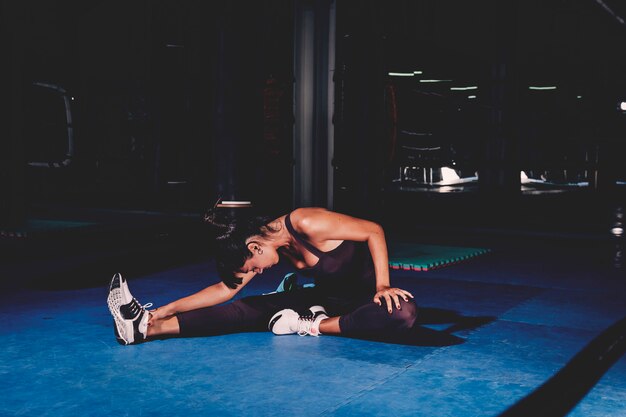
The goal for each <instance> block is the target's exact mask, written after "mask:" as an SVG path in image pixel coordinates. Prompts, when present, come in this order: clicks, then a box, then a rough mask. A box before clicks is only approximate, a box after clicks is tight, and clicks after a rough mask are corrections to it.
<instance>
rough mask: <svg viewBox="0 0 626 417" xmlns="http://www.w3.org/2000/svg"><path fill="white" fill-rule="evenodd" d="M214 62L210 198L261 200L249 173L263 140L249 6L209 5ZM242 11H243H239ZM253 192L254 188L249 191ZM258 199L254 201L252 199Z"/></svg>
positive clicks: (254, 15) (257, 163)
mask: <svg viewBox="0 0 626 417" xmlns="http://www.w3.org/2000/svg"><path fill="white" fill-rule="evenodd" d="M214 7H215V10H214V12H215V13H216V14H217V16H218V17H217V22H216V28H217V32H216V45H215V47H216V54H215V56H216V63H215V74H214V86H215V87H214V88H215V90H214V92H213V93H214V107H213V121H214V125H213V150H212V155H213V169H214V175H213V177H214V178H215V186H214V194H215V195H217V196H221V197H222V198H223V199H225V200H228V199H243V200H253V201H254V200H256V199H259V198H263V189H262V188H263V187H272V184H262V185H261V187H254V176H255V169H256V168H257V167H260V169H262V165H263V163H264V161H263V160H261V159H260V158H258V155H259V148H260V146H261V144H262V140H263V128H262V126H263V125H262V117H263V98H262V85H263V82H262V79H261V78H260V77H259V76H258V74H259V71H258V68H260V67H261V66H260V65H259V62H258V61H259V56H258V53H259V49H260V48H259V45H258V44H257V40H258V39H259V35H258V30H259V22H258V19H259V13H258V10H255V9H254V7H259V6H252V5H249V3H245V6H244V5H243V4H238V3H235V2H226V3H224V4H221V5H216V6H214ZM242 7H245V8H246V13H241V12H240V8H242ZM255 188H256V189H255ZM257 196H258V197H257Z"/></svg>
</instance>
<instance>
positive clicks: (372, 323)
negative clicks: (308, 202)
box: [107, 208, 417, 345]
mask: <svg viewBox="0 0 626 417" xmlns="http://www.w3.org/2000/svg"><path fill="white" fill-rule="evenodd" d="M224 227H225V231H224V233H223V235H222V236H220V237H218V238H217V242H216V243H217V245H216V262H217V269H218V273H219V275H220V277H221V279H222V281H221V282H219V283H217V284H213V285H211V286H209V287H207V288H205V289H203V290H201V291H199V292H197V293H195V294H193V295H190V296H188V297H185V298H181V299H179V300H176V301H174V302H172V303H169V304H167V305H165V306H163V307H159V308H157V309H156V310H152V311H148V310H146V308H145V307H148V306H141V305H140V304H139V302H137V300H136V299H134V298H133V296H132V295H131V293H130V291H129V289H128V285H127V283H126V281H125V280H124V279H123V278H122V277H121V275H120V274H116V275H115V276H114V277H113V280H112V281H111V286H110V289H109V296H108V300H107V301H108V305H109V309H110V311H111V314H112V315H113V318H114V321H115V334H116V337H117V340H118V341H119V342H120V343H121V344H124V345H128V344H133V343H140V342H144V341H146V340H150V339H154V338H163V337H171V336H180V337H187V336H212V335H220V334H226V333H236V332H250V331H264V330H267V329H269V330H270V331H272V332H274V333H275V334H278V335H283V334H294V333H297V334H299V335H302V336H304V335H312V336H319V335H321V334H327V335H342V336H348V337H368V336H384V335H394V334H397V333H398V332H401V331H404V330H406V329H408V328H410V327H411V326H412V325H413V323H414V322H415V318H416V312H417V307H416V306H415V303H414V302H413V300H410V298H413V296H412V295H411V294H410V293H409V292H408V291H405V290H402V289H399V288H394V287H392V286H391V285H390V282H389V266H388V257H387V245H386V242H385V235H384V232H383V229H382V227H381V226H379V225H378V224H376V223H373V222H370V221H367V220H363V219H358V218H354V217H351V216H347V215H344V214H340V213H336V212H332V211H328V210H325V209H322V208H299V209H296V210H294V211H292V212H291V213H289V214H287V215H284V216H281V217H279V218H277V219H275V220H271V221H267V220H263V219H260V218H255V219H248V220H246V221H241V220H240V221H236V222H232V223H230V224H228V225H226V226H224ZM279 255H282V256H284V257H286V258H287V259H288V260H289V261H291V263H293V265H294V266H295V268H296V269H298V270H299V272H300V273H302V274H303V275H305V276H310V277H312V278H314V280H315V286H314V287H311V288H301V289H297V290H294V291H287V292H278V293H273V294H267V295H258V296H250V297H244V298H241V299H239V300H236V301H233V302H231V303H226V304H225V302H226V301H229V300H231V299H232V298H233V297H234V296H235V294H237V293H238V292H239V291H240V290H241V289H242V288H243V287H244V286H246V284H248V282H250V280H251V279H252V278H254V277H255V276H257V275H259V274H262V273H263V272H264V271H265V270H267V269H269V268H271V267H272V266H274V265H276V264H277V263H278V261H279V258H280V256H279Z"/></svg>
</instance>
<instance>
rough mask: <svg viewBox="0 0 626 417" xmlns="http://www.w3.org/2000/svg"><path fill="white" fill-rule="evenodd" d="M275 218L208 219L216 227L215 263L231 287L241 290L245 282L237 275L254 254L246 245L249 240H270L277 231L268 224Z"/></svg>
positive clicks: (223, 279)
mask: <svg viewBox="0 0 626 417" xmlns="http://www.w3.org/2000/svg"><path fill="white" fill-rule="evenodd" d="M271 220H272V219H271V218H270V217H267V216H254V215H251V214H247V215H245V216H238V217H236V218H225V217H221V218H219V219H217V218H216V217H215V216H213V218H210V217H209V216H205V222H207V223H210V224H211V225H213V226H215V228H216V238H215V260H216V264H217V273H218V274H219V276H220V278H221V279H222V281H223V282H224V284H226V285H227V286H228V287H229V288H233V289H234V288H237V286H239V285H240V284H241V283H242V279H241V278H237V277H235V272H237V271H238V270H239V269H240V268H241V267H242V266H243V264H244V263H245V262H246V260H247V259H250V258H251V257H252V252H251V251H250V250H249V249H248V245H246V240H247V239H248V238H249V237H251V236H261V237H266V236H269V235H270V234H271V233H274V232H276V231H277V230H275V229H273V228H272V227H271V226H270V225H269V224H268V223H269V222H271Z"/></svg>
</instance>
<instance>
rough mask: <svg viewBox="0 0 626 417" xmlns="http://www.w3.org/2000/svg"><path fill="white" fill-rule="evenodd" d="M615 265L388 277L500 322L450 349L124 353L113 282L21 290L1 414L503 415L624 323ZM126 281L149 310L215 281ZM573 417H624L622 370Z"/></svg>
mask: <svg viewBox="0 0 626 417" xmlns="http://www.w3.org/2000/svg"><path fill="white" fill-rule="evenodd" d="M581 253H582V250H581ZM609 258H610V257H608V256H607V257H604V256H598V257H597V258H594V260H592V261H589V262H587V263H586V264H584V265H576V264H572V262H571V261H572V259H576V253H572V251H571V250H567V251H560V250H555V251H554V253H550V252H545V251H534V252H533V251H531V252H528V253H523V252H520V251H506V250H503V251H497V250H496V251H494V253H492V254H489V255H486V256H484V257H481V258H477V259H474V260H470V261H468V262H467V263H464V264H459V265H455V266H452V267H449V268H446V269H441V270H435V271H430V272H411V271H393V272H392V282H393V283H394V285H396V286H399V287H402V288H405V289H407V290H409V291H411V292H412V293H413V294H414V295H415V297H416V302H417V304H418V306H420V307H422V308H423V309H424V310H423V311H424V312H427V311H429V309H441V310H446V311H448V310H451V311H457V312H459V313H460V314H462V315H464V316H468V317H476V316H481V317H483V316H489V317H493V318H494V319H493V320H491V321H490V320H487V321H485V322H484V323H483V325H482V326H479V327H476V328H471V327H470V328H460V329H459V330H458V331H457V332H455V335H456V336H457V337H459V338H462V339H463V343H460V344H455V345H450V346H419V345H401V344H391V343H381V342H375V341H366V340H353V339H347V338H340V337H328V336H322V337H319V338H314V337H298V336H282V337H277V336H273V335H272V334H271V333H246V334H234V335H226V336H217V337H210V338H194V339H170V340H161V341H155V342H150V343H146V344H142V345H138V346H129V347H122V346H120V345H118V344H117V342H116V341H115V338H114V337H113V329H112V321H111V317H110V316H109V313H108V310H107V307H106V302H105V299H106V291H107V288H106V287H107V284H108V283H107V282H103V283H102V285H100V286H97V287H95V288H87V289H74V290H59V291H43V290H33V289H22V290H13V291H10V292H6V293H4V294H3V296H2V299H1V303H0V323H1V324H2V327H1V330H0V345H1V346H2V350H0V380H1V381H2V384H0V398H2V401H1V402H0V415H2V416H76V415H81V416H111V415H115V416H135V417H136V416H144V415H145V416H185V417H191V416H276V415H281V416H396V417H397V416H454V417H465V416H496V415H498V414H499V413H501V412H502V411H504V410H505V409H507V408H508V407H509V406H511V405H512V404H513V403H515V402H516V401H517V400H518V399H520V398H522V397H523V396H525V395H527V394H529V393H530V392H532V391H533V390H534V389H535V388H536V387H538V386H539V385H541V383H543V382H544V381H545V380H547V379H548V378H550V377H551V376H552V375H554V374H555V373H556V372H557V371H558V370H559V369H561V368H562V367H563V366H564V365H565V364H566V363H567V362H568V361H569V360H570V359H571V358H572V357H573V356H574V355H575V354H576V353H577V352H578V351H580V350H581V349H582V348H583V347H584V346H585V345H586V344H587V343H589V341H591V340H592V339H593V338H594V337H595V336H596V335H597V334H599V333H600V332H602V330H604V329H605V328H606V327H608V326H609V325H611V324H612V323H614V322H615V321H617V320H618V319H620V318H622V317H623V316H625V315H626V302H625V301H624V294H625V293H626V291H625V289H626V278H625V275H626V274H625V273H624V270H619V269H614V268H613V267H612V266H611V265H610V262H609V261H608V259H609ZM287 271H288V269H287V267H286V266H285V265H282V264H281V265H279V266H277V267H276V270H272V271H268V272H266V273H265V274H263V276H261V277H258V278H257V279H255V280H254V281H253V282H252V283H251V285H249V286H248V287H247V288H245V289H244V291H242V293H243V294H241V296H245V295H250V294H258V293H263V292H267V291H271V290H273V289H274V288H275V287H276V285H277V284H278V282H279V281H280V278H282V275H283V274H284V273H285V272H287ZM121 272H124V271H121ZM127 278H128V280H129V284H130V287H131V290H132V291H133V293H134V295H135V296H136V297H137V298H138V299H139V301H141V302H142V303H146V302H149V301H150V302H153V303H155V305H160V304H163V303H166V302H168V301H170V300H172V299H175V298H178V297H182V296H184V295H187V294H189V293H192V292H195V291H197V290H200V289H202V288H204V287H205V286H207V285H209V284H211V283H212V282H214V281H215V273H214V267H213V264H212V263H211V262H206V263H195V264H189V265H184V266H181V267H179V268H175V269H170V270H165V271H161V272H159V273H154V274H149V275H143V276H128V277H127ZM15 279H19V277H15ZM432 311H437V310H432ZM435 321H436V320H435ZM422 325H423V326H425V327H426V328H428V329H431V330H434V331H437V330H442V329H445V328H446V327H448V326H449V325H450V324H449V323H445V320H442V322H441V323H430V324H429V323H422ZM570 415H571V416H575V417H583V416H584V417H599V416H606V417H609V416H610V417H614V416H618V415H626V358H621V360H620V361H618V362H617V363H616V364H615V365H614V366H613V367H612V368H611V369H610V370H609V372H608V373H606V374H605V375H604V377H603V378H602V379H601V380H600V381H599V383H598V384H597V385H596V386H595V387H594V388H593V390H592V391H590V392H589V394H588V395H587V396H586V397H585V398H584V399H583V400H582V401H581V402H580V403H579V404H578V405H577V407H576V408H575V409H574V410H573V411H572V412H571V413H570Z"/></svg>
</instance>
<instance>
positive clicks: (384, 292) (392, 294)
mask: <svg viewBox="0 0 626 417" xmlns="http://www.w3.org/2000/svg"><path fill="white" fill-rule="evenodd" d="M377 290H378V291H377V292H376V295H375V296H374V299H373V301H374V302H375V303H376V304H378V305H379V306H382V305H383V303H382V301H381V298H384V299H385V301H386V303H387V310H388V311H389V313H390V314H391V312H392V309H393V307H392V306H393V304H395V305H396V308H397V309H398V310H400V297H402V298H403V299H404V301H409V297H411V298H413V294H411V293H410V292H408V291H405V290H402V289H400V288H391V287H379V288H378V289H377ZM392 299H393V304H392V303H391V300H392Z"/></svg>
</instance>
